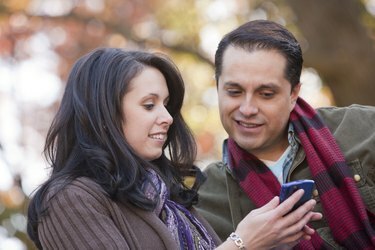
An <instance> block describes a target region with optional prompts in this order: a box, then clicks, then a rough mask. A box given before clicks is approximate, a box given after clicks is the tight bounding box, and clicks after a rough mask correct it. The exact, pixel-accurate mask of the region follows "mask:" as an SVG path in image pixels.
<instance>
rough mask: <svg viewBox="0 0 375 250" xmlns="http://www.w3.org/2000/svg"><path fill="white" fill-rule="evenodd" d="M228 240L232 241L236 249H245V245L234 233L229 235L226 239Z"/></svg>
mask: <svg viewBox="0 0 375 250" xmlns="http://www.w3.org/2000/svg"><path fill="white" fill-rule="evenodd" d="M228 239H230V240H233V242H234V244H236V246H237V247H238V249H242V250H244V249H245V244H244V243H243V240H242V239H241V237H240V236H239V235H238V234H236V233H231V234H230V235H229V237H228Z"/></svg>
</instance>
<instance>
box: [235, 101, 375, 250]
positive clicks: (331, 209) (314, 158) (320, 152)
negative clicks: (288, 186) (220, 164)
mask: <svg viewBox="0 0 375 250" xmlns="http://www.w3.org/2000/svg"><path fill="white" fill-rule="evenodd" d="M290 121H291V122H292V124H293V126H294V128H295V131H296V133H297V135H298V137H299V139H300V141H301V144H302V147H303V149H304V151H305V153H306V158H307V162H308V164H309V168H310V171H311V173H312V177H313V179H314V180H315V183H316V187H317V189H318V191H319V194H320V200H321V203H322V206H323V211H324V217H325V218H326V220H327V222H328V225H329V227H330V229H331V232H332V234H333V237H334V239H335V240H336V241H337V242H338V243H339V244H340V245H342V246H345V248H347V249H375V231H374V229H373V228H372V226H371V223H372V222H374V215H373V214H372V213H371V212H369V211H367V210H366V208H365V205H364V203H363V201H362V198H361V196H360V194H359V191H358V189H357V187H356V184H355V183H354V180H353V178H352V173H351V171H350V169H349V167H348V166H347V164H346V162H345V158H344V156H343V153H342V152H341V150H340V148H339V146H338V145H337V143H336V141H335V139H334V137H333V135H332V133H331V132H330V131H329V129H328V128H327V127H326V126H325V125H324V123H323V122H322V120H321V119H320V118H319V116H318V114H317V113H316V111H315V110H314V109H313V108H312V107H311V106H309V105H308V104H307V103H306V102H305V101H304V100H303V99H301V98H298V100H297V104H296V106H295V108H294V110H293V111H292V112H291V114H290ZM228 153H229V163H230V166H231V167H232V169H233V173H234V175H235V176H236V177H237V178H238V180H239V184H240V186H241V188H242V189H243V191H244V192H245V193H246V194H247V196H248V197H249V198H250V199H251V200H252V201H253V202H254V203H255V205H256V206H257V207H261V206H263V205H265V204H266V203H267V202H268V201H270V200H271V199H272V198H273V197H274V196H275V195H279V193H280V188H281V186H280V183H279V182H278V181H277V179H276V177H275V176H274V175H273V173H272V172H271V171H270V170H269V168H268V167H267V166H265V164H264V163H263V162H262V161H260V160H259V159H258V158H256V157H255V156H253V155H251V154H250V153H248V152H246V151H245V150H243V149H242V148H240V147H239V146H238V145H237V144H236V143H235V142H234V140H233V139H231V138H229V139H228ZM296 248H297V249H325V248H328V246H326V245H325V243H324V241H323V240H322V239H321V238H320V236H319V235H318V233H317V232H315V233H314V234H313V235H312V239H311V240H310V241H306V240H303V241H301V242H300V243H299V244H298V245H297V246H296Z"/></svg>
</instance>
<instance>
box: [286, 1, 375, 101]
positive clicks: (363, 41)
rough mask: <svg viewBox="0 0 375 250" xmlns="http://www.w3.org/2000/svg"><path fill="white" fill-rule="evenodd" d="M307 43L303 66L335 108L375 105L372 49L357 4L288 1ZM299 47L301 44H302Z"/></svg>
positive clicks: (374, 72)
mask: <svg viewBox="0 0 375 250" xmlns="http://www.w3.org/2000/svg"><path fill="white" fill-rule="evenodd" d="M287 2H288V3H289V5H290V7H291V8H292V9H293V10H294V13H295V14H296V16H297V20H296V24H297V26H298V27H299V28H300V30H301V32H302V34H303V36H304V38H305V39H306V40H307V43H306V46H303V53H304V60H305V63H304V65H305V66H307V67H313V68H315V69H316V70H317V71H318V72H319V74H320V76H321V77H322V79H323V82H324V83H325V84H326V85H327V86H329V87H330V88H331V90H332V92H333V96H334V98H335V100H334V101H335V104H336V105H338V106H344V105H349V104H352V103H359V104H366V105H375V96H374V95H375V82H374V79H375V46H374V41H373V40H371V38H370V36H369V31H368V30H366V27H365V26H364V25H363V24H362V19H363V18H362V17H363V15H362V14H363V13H364V11H366V10H365V9H364V6H363V5H362V3H361V2H360V1H359V0H344V1H343V0H305V1H300V0H288V1H287ZM302 45H304V43H303V42H302Z"/></svg>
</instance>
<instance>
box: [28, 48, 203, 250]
mask: <svg viewBox="0 0 375 250" xmlns="http://www.w3.org/2000/svg"><path fill="white" fill-rule="evenodd" d="M146 66H150V67H154V68H156V69H158V70H159V71H160V72H161V73H162V74H163V75H164V77H165V79H166V82H167V85H168V90H169V95H170V97H169V102H168V107H167V108H168V111H169V113H170V114H171V116H172V117H173V124H172V125H171V127H170V128H169V131H168V139H167V141H166V143H165V145H164V150H163V151H164V152H168V154H169V156H168V157H167V156H166V155H165V153H163V154H162V156H161V157H160V158H159V159H156V160H154V161H153V162H148V161H146V160H144V159H142V158H140V157H138V156H137V155H136V154H135V153H134V151H133V150H132V149H131V147H130V146H129V144H128V143H127V142H126V140H125V139H124V138H125V137H124V134H123V130H122V122H123V121H124V119H126V114H125V115H124V116H125V117H123V114H122V105H121V104H122V100H123V97H124V95H125V94H126V93H127V91H128V90H129V83H130V81H131V80H132V79H133V78H134V77H135V76H137V74H139V73H140V72H141V71H142V70H143V69H144V67H146ZM184 92H185V89H184V83H183V80H182V78H181V75H180V73H179V71H178V69H177V68H176V66H175V65H174V64H173V63H172V62H171V61H170V60H169V59H168V58H167V57H165V56H164V55H161V54H153V53H148V52H141V51H125V50H122V49H117V48H100V49H96V50H94V51H92V52H91V53H89V54H87V55H85V56H83V57H81V58H80V59H79V60H78V61H77V62H76V63H75V64H74V66H73V68H72V70H71V73H70V75H69V78H68V81H67V85H66V88H65V92H64V95H63V98H62V101H61V105H60V108H59V110H58V112H57V114H56V116H55V118H54V120H53V122H52V125H51V127H50V129H49V131H48V134H47V138H46V144H45V149H44V153H45V156H46V158H47V159H48V160H49V161H50V164H51V167H52V174H51V176H50V178H49V179H48V180H47V181H46V182H45V183H44V184H43V185H42V186H41V187H40V188H39V189H38V190H37V191H36V193H35V195H34V196H33V198H32V200H31V202H30V204H29V208H28V227H27V231H28V234H29V236H30V238H31V239H32V240H33V241H34V242H35V244H36V245H37V246H38V247H41V246H40V242H39V239H38V221H39V220H40V218H41V216H43V215H44V214H45V212H47V210H48V203H47V202H46V200H45V198H46V197H45V196H46V193H47V192H48V191H49V188H51V187H54V186H56V184H57V183H58V184H59V185H58V186H59V187H61V188H63V187H64V186H66V185H67V184H69V182H71V181H72V180H74V179H76V178H78V177H89V178H90V179H91V180H93V181H95V182H96V183H98V184H99V185H100V186H101V187H102V188H103V189H104V190H105V192H106V193H108V195H109V197H111V199H113V200H115V201H118V202H130V203H132V204H133V205H135V206H138V207H140V208H142V209H145V210H152V209H153V208H154V206H155V204H156V202H157V201H152V200H149V199H147V198H146V196H145V195H144V193H143V192H142V189H141V184H142V178H144V173H145V168H148V167H152V168H156V169H157V171H158V172H159V173H160V174H161V175H162V176H163V178H164V179H165V181H166V183H167V185H169V187H170V190H172V191H173V193H172V194H171V199H174V200H176V201H178V202H180V203H182V204H184V205H186V206H189V205H191V202H192V200H193V197H194V192H191V190H189V189H188V188H186V187H185V186H184V185H183V176H184V174H185V173H187V172H188V171H189V170H190V169H192V168H193V162H194V160H195V156H196V144H195V141H194V138H193V135H192V134H191V132H190V130H189V128H188V127H187V125H186V123H185V122H184V120H183V118H182V115H181V107H182V103H183V99H184ZM125 122H126V121H125ZM61 183H62V185H61ZM61 188H60V189H61Z"/></svg>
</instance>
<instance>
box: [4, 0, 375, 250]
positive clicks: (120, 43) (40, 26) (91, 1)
mask: <svg viewBox="0 0 375 250" xmlns="http://www.w3.org/2000/svg"><path fill="white" fill-rule="evenodd" d="M371 1H372V2H371ZM371 3H372V4H373V6H374V1H373V0H362V1H361V0H345V1H339V0H331V1H324V0H315V1H312V0H310V1H297V0H274V1H272V0H233V1H226V0H184V1H180V0H126V1H124V0H17V1H14V0H0V96H1V99H0V108H1V105H4V103H5V102H4V103H2V102H1V101H3V100H5V99H4V98H3V97H4V96H6V95H8V96H11V97H10V98H9V97H8V99H7V100H8V102H7V103H8V104H9V103H11V104H12V105H14V109H16V112H13V111H11V112H10V113H12V114H14V113H15V114H14V116H15V118H14V119H16V120H17V121H18V122H19V123H20V125H19V126H20V127H21V128H22V131H23V132H21V133H20V135H19V136H18V137H17V138H16V139H14V140H13V142H12V143H16V144H17V145H18V148H22V149H23V150H24V151H21V152H23V154H22V155H24V156H25V157H26V156H28V155H30V153H29V152H30V151H33V154H34V155H37V156H38V157H39V156H40V151H41V150H42V148H41V147H39V144H42V142H43V140H42V138H44V137H45V133H46V130H47V128H48V126H49V123H50V121H51V119H52V117H53V115H54V114H55V111H56V107H57V105H58V103H59V98H60V95H61V90H60V92H57V93H60V94H59V95H57V96H58V97H57V98H55V99H53V100H52V101H51V102H50V103H48V104H44V105H41V104H40V103H37V102H36V101H34V102H31V101H25V100H21V99H20V98H19V97H18V96H17V93H16V92H17V91H19V90H20V89H21V90H22V89H25V88H26V87H27V86H29V85H31V86H34V85H35V86H40V85H37V84H36V83H38V82H40V81H42V80H45V81H47V84H48V82H49V81H51V79H52V80H53V78H47V79H42V78H45V76H39V75H37V76H35V75H34V76H33V77H29V75H25V76H24V78H26V79H23V78H17V79H16V80H9V79H10V77H11V76H7V77H8V78H7V77H5V76H4V71H1V70H2V67H3V66H4V65H7V66H9V68H10V70H9V72H11V73H8V75H14V74H17V72H18V71H17V70H15V68H17V67H19V66H21V65H22V63H24V62H25V61H27V60H28V59H30V58H33V57H36V56H40V55H43V56H45V57H43V58H42V59H40V58H39V59H38V60H39V61H32V63H31V65H33V64H35V62H38V63H40V60H42V61H43V60H46V58H47V57H48V58H49V60H47V63H46V64H48V65H47V66H49V67H47V69H48V70H52V71H54V74H57V76H58V78H59V79H61V81H60V82H59V81H57V82H58V84H61V83H64V81H65V79H66V76H67V74H68V72H69V70H70V67H71V65H72V63H73V62H74V61H75V60H76V59H77V58H78V57H80V56H81V55H83V54H85V53H87V52H88V51H90V50H92V49H93V48H96V47H99V46H111V47H123V48H127V49H148V50H152V51H161V52H164V53H167V54H168V55H169V56H170V57H171V58H172V59H173V60H174V61H175V62H176V64H177V66H178V67H179V68H180V70H181V72H182V75H183V77H184V79H185V82H186V89H187V91H186V92H187V95H186V100H185V105H184V110H183V111H184V116H185V118H186V120H187V122H188V124H189V125H190V126H191V128H192V130H193V131H194V133H195V136H196V138H197V142H198V150H199V151H198V153H199V154H198V159H197V162H198V164H199V165H200V166H204V165H205V164H206V161H211V160H213V159H217V158H218V157H219V155H220V150H221V141H222V139H223V138H224V137H225V133H224V131H223V129H222V128H221V123H220V120H219V115H218V113H217V100H216V86H215V82H214V79H213V75H214V72H213V54H214V51H215V49H216V46H217V43H218V41H219V40H220V38H221V37H222V35H223V34H225V33H226V32H228V31H229V30H231V29H233V28H234V27H236V26H238V25H239V24H241V23H243V22H245V21H247V20H251V19H270V20H274V21H277V22H280V23H282V24H284V25H286V26H287V27H288V28H290V29H291V30H292V32H293V33H294V34H296V36H297V38H298V39H299V40H300V41H301V44H302V46H303V50H304V56H305V66H308V67H312V68H315V69H316V70H317V72H318V74H319V75H320V77H321V78H322V80H323V82H324V84H326V85H328V86H329V87H330V88H331V92H332V95H333V98H334V102H335V104H337V105H346V104H350V103H354V102H356V103H362V104H371V105H375V99H374V98H373V97H372V96H373V94H374V93H375V91H374V90H375V89H374V88H375V87H374V84H373V83H372V79H374V78H375V75H374V74H375V70H373V65H375V64H374V60H375V56H374V53H375V49H374V37H375V36H374V26H375V19H374V16H373V15H371V14H370V13H369V12H368V11H367V9H366V8H365V6H368V5H369V4H371ZM2 65H3V66H2ZM54 65H56V66H54ZM29 66H30V64H29ZM54 67H56V68H54ZM32 70H35V68H32V69H31V71H32ZM28 73H30V72H28ZM21 80H22V81H26V84H25V85H22V84H21V85H20V86H21V87H14V86H13V85H19V82H21ZM6 81H8V85H6V84H7V82H6ZM51 82H52V81H51ZM55 82H56V81H55ZM43 86H44V87H47V85H43ZM27 89H28V90H29V89H30V90H33V89H32V88H30V87H28V88H27ZM35 89H36V90H37V91H42V88H41V87H34V91H35ZM26 92H27V91H26ZM30 92H31V91H30ZM46 92H52V90H50V89H48V90H47V91H46ZM4 93H5V94H4ZM12 98H13V100H12V101H10V99H12ZM36 99H38V98H36ZM39 99H40V98H39ZM8 104H7V105H8ZM10 110H12V109H10ZM30 114H32V115H30ZM0 115H1V113H0ZM4 120H5V119H4V118H3V120H1V119H0V129H1V128H2V126H1V123H2V121H4ZM8 127H9V126H8ZM0 132H1V131H0ZM0 137H1V133H0ZM0 139H2V138H0ZM2 142H4V143H3V145H2V146H3V147H2V150H3V151H4V155H5V157H6V155H9V154H8V153H7V152H14V145H10V142H9V141H5V140H4V141H2ZM12 150H13V151H12ZM10 158H12V157H10ZM13 158H14V157H13ZM15 158H17V157H15ZM18 158H20V157H18ZM8 162H9V168H14V169H18V170H14V171H12V172H13V173H19V174H20V175H21V178H23V181H22V182H25V179H26V178H27V175H26V174H25V173H26V172H27V171H26V170H27V169H28V168H30V165H31V164H30V161H28V160H23V161H22V160H21V162H17V161H15V159H11V160H8ZM20 165H22V166H20ZM16 183H18V182H16ZM17 187H20V185H16V187H13V188H11V190H8V191H7V192H2V193H0V196H1V200H0V229H1V227H4V223H5V225H8V227H9V223H8V222H9V220H10V217H11V216H12V215H14V214H18V213H23V212H24V209H25V206H26V205H25V203H26V202H27V199H26V198H25V199H23V204H18V205H17V206H11V205H9V204H10V203H9V199H8V198H9V197H10V196H9V194H12V192H16V191H17V190H18V191H17V192H19V191H20V189H19V188H17ZM23 189H24V190H25V185H24V186H23ZM14 190H16V191H14ZM21 191H22V190H21ZM28 194H29V192H26V196H27V195H28ZM13 221H14V220H13ZM15 221H17V220H15ZM13 229H14V230H11V229H9V230H8V231H12V232H8V234H9V235H8V236H10V237H14V236H15V237H17V238H19V239H22V241H23V242H25V244H26V245H27V247H28V248H29V249H32V248H31V245H30V242H29V241H27V238H26V236H25V230H24V228H22V227H20V228H13ZM0 231H1V230H0ZM0 233H1V232H0ZM0 236H1V235H0Z"/></svg>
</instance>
